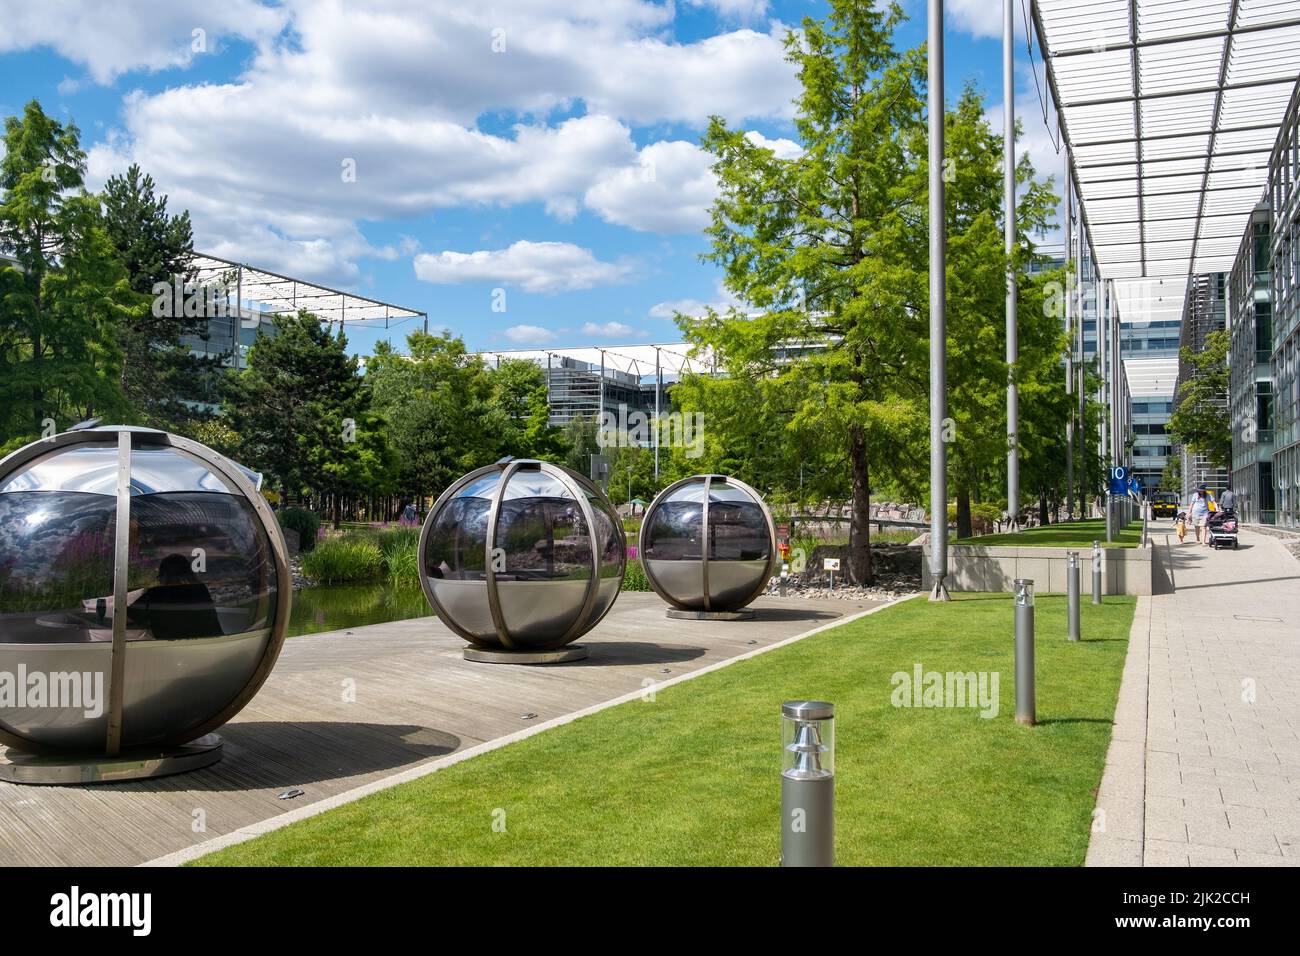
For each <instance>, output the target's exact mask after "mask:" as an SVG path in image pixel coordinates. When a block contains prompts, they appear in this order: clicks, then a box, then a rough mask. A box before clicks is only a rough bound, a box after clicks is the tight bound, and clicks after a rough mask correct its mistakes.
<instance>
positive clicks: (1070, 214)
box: [1065, 175, 1074, 521]
mask: <svg viewBox="0 0 1300 956" xmlns="http://www.w3.org/2000/svg"><path fill="white" fill-rule="evenodd" d="M1070 186H1071V183H1070V177H1069V176H1068V175H1067V176H1066V177H1065V267H1066V268H1065V277H1066V278H1065V281H1066V293H1065V336H1066V353H1065V394H1066V404H1067V405H1068V406H1069V411H1068V412H1067V413H1066V417H1065V516H1066V518H1067V519H1068V520H1070V521H1073V520H1074V310H1073V309H1072V308H1071V306H1072V305H1073V301H1072V300H1073V299H1074V292H1073V291H1072V288H1073V286H1072V283H1071V282H1070V259H1071V254H1072V251H1073V248H1074V208H1073V207H1074V201H1073V195H1072V191H1071V188H1070Z"/></svg>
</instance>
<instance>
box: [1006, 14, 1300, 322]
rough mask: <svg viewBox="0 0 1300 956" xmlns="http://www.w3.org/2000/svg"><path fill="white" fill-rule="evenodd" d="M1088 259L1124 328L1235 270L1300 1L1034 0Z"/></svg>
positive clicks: (1295, 45) (1298, 28) (1281, 97)
mask: <svg viewBox="0 0 1300 956" xmlns="http://www.w3.org/2000/svg"><path fill="white" fill-rule="evenodd" d="M1031 6H1032V11H1033V12H1032V16H1033V24H1034V30H1035V33H1036V34H1037V38H1038V43H1039V46H1040V47H1041V48H1042V50H1043V55H1044V60H1045V62H1046V67H1047V78H1048V86H1049V88H1050V89H1051V92H1052V96H1053V99H1054V101H1055V104H1056V107H1057V112H1058V116H1059V120H1060V126H1061V133H1062V137H1063V139H1064V143H1065V146H1066V148H1067V150H1068V154H1069V158H1070V169H1071V174H1070V175H1071V177H1072V180H1073V183H1074V186H1075V188H1076V191H1077V195H1078V197H1079V204H1080V216H1081V219H1082V222H1083V227H1084V230H1085V232H1086V234H1087V242H1088V246H1089V248H1090V250H1091V253H1092V258H1093V261H1094V262H1095V263H1096V265H1097V269H1098V271H1099V272H1100V273H1101V276H1102V277H1103V278H1104V279H1106V280H1110V281H1112V282H1113V283H1114V290H1115V294H1116V300H1117V305H1118V307H1119V311H1120V313H1121V315H1123V316H1124V317H1125V318H1127V319H1161V318H1174V319H1177V318H1179V317H1181V315H1182V311H1183V305H1184V300H1185V296H1186V290H1187V278H1188V276H1190V275H1192V274H1197V273H1205V272H1226V271H1228V270H1229V269H1231V266H1232V262H1233V259H1234V257H1235V255H1236V252H1237V248H1238V246H1239V245H1240V242H1241V236H1242V232H1243V230H1244V229H1245V228H1246V224H1247V222H1248V221H1249V218H1250V213H1251V210H1252V209H1253V208H1254V207H1255V205H1256V203H1257V202H1258V201H1259V197H1260V194H1261V193H1262V192H1263V190H1264V187H1265V181H1266V178H1267V169H1268V160H1269V155H1270V153H1271V151H1272V149H1273V144H1274V142H1275V140H1276V138H1277V134H1278V129H1279V127H1280V124H1281V122H1282V119H1283V116H1284V114H1285V111H1286V107H1287V103H1288V101H1289V98H1290V95H1291V91H1292V89H1293V87H1294V86H1295V83H1296V75H1297V68H1296V59H1295V54H1296V51H1297V50H1300V7H1298V6H1297V5H1296V3H1295V0H1031Z"/></svg>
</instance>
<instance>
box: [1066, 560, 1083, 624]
mask: <svg viewBox="0 0 1300 956" xmlns="http://www.w3.org/2000/svg"><path fill="white" fill-rule="evenodd" d="M1079 577H1080V571H1079V552H1078V551H1067V552H1065V593H1066V594H1067V595H1068V601H1067V604H1068V612H1069V618H1070V623H1069V638H1070V640H1072V641H1077V640H1078V639H1079Z"/></svg>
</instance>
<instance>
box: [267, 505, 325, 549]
mask: <svg viewBox="0 0 1300 956" xmlns="http://www.w3.org/2000/svg"><path fill="white" fill-rule="evenodd" d="M276 517H277V518H278V519H279V520H280V526H281V527H282V528H292V529H293V530H294V531H297V532H298V550H299V551H300V552H302V553H304V554H305V553H306V552H308V551H310V550H312V548H314V547H316V532H318V531H319V530H320V518H318V517H317V516H316V513H315V512H313V511H308V510H307V509H306V508H299V507H296V506H295V507H292V508H284V509H282V510H280V511H277V512H276Z"/></svg>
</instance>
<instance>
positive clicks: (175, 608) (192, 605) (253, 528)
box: [127, 491, 277, 641]
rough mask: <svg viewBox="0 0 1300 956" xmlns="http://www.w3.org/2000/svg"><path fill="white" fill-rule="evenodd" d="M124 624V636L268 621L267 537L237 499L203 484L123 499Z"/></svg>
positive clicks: (256, 627) (219, 632)
mask: <svg viewBox="0 0 1300 956" xmlns="http://www.w3.org/2000/svg"><path fill="white" fill-rule="evenodd" d="M129 561H130V566H129V570H128V575H127V598H128V604H127V628H128V637H129V638H130V639H132V640H159V641H171V640H185V639H193V638H203V637H224V636H227V635H232V634H244V633H247V632H249V631H260V630H263V629H269V628H271V627H272V626H273V625H274V623H275V620H274V619H275V607H276V592H277V587H276V575H275V560H274V558H273V556H272V553H271V542H270V539H269V538H268V536H267V533H266V531H265V529H263V527H262V525H261V522H260V520H259V519H258V516H257V513H256V512H255V511H254V510H253V506H252V504H251V503H250V502H249V501H248V500H247V499H245V498H242V497H235V496H234V495H227V494H214V493H212V492H203V491H180V492H164V493H156V494H147V495H138V496H136V497H134V498H132V500H131V536H130V557H129Z"/></svg>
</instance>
